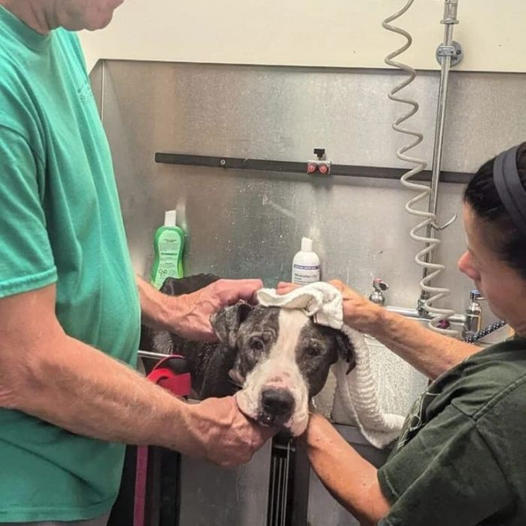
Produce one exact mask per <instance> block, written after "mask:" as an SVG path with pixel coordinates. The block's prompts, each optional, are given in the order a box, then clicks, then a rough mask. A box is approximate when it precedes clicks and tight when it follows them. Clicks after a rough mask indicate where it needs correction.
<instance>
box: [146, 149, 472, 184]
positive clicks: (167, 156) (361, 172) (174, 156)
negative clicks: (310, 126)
mask: <svg viewBox="0 0 526 526" xmlns="http://www.w3.org/2000/svg"><path fill="white" fill-rule="evenodd" d="M155 162H156V163H161V164H179V165H185V166H207V167H209V168H224V169H227V168H229V169H231V170H265V171H267V172H280V173H303V174H305V175H307V163H306V162H296V161H272V160H266V159H242V158H238V157H215V156H209V155H189V154H183V153H161V152H157V153H156V154H155ZM406 172H407V170H406V169H403V168H384V167H376V166H357V165H349V164H333V165H332V166H331V175H339V176H345V177H369V178H373V179H400V177H401V176H402V175H403V174H404V173H406ZM472 175H473V174H470V173H466V172H441V173H440V180H441V182H444V183H461V184H466V183H467V182H468V181H469V180H470V179H471V176H472ZM309 177H317V178H324V177H327V176H326V175H309ZM413 180H414V181H430V180H431V172H430V171H429V170H425V171H423V172H421V173H420V174H418V175H417V176H415V177H414V178H413Z"/></svg>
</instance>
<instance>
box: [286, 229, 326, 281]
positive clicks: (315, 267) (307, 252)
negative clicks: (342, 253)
mask: <svg viewBox="0 0 526 526" xmlns="http://www.w3.org/2000/svg"><path fill="white" fill-rule="evenodd" d="M316 281H320V258H319V257H318V255H317V254H316V253H315V252H314V251H313V250H312V239H309V238H308V237H303V238H301V250H300V251H299V252H297V253H296V255H295V256H294V259H293V260H292V283H296V284H297V285H307V284H309V283H315V282H316Z"/></svg>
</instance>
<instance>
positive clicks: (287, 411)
mask: <svg viewBox="0 0 526 526" xmlns="http://www.w3.org/2000/svg"><path fill="white" fill-rule="evenodd" d="M261 407H262V409H263V412H264V413H266V414H267V415H271V416H273V417H277V418H280V419H283V420H286V419H288V418H289V417H290V415H291V414H292V410H293V408H294V398H293V397H292V395H291V394H290V392H289V391H287V390H285V389H266V390H265V391H263V392H262V393H261Z"/></svg>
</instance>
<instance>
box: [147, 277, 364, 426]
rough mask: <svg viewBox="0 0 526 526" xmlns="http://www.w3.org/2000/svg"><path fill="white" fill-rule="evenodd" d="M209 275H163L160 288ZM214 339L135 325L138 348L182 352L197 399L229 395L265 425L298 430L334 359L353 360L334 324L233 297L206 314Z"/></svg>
mask: <svg viewBox="0 0 526 526" xmlns="http://www.w3.org/2000/svg"><path fill="white" fill-rule="evenodd" d="M217 279H218V278H216V277H215V276H211V275H205V274H201V275H197V276H191V277H188V278H183V279H172V278H168V279H167V280H166V281H165V282H164V285H163V287H162V288H161V292H163V293H165V294H170V295H181V294H187V293H190V292H194V291H196V290H198V289H200V288H202V287H204V286H206V285H208V284H210V283H212V282H213V281H215V280H217ZM211 323H212V326H213V328H214V331H215V332H216V334H217V337H218V340H219V342H218V343H202V342H192V341H188V340H185V339H183V338H181V337H179V336H177V335H176V334H173V333H169V332H167V331H159V330H152V329H147V328H143V334H142V338H141V349H143V350H151V351H155V352H160V353H166V354H180V355H182V356H184V357H185V359H186V362H187V367H188V370H189V372H190V373H191V376H192V389H193V390H194V392H195V395H196V397H197V398H199V399H204V398H207V397H211V396H214V397H221V396H228V395H233V394H235V393H237V394H236V398H237V402H238V405H239V408H240V409H241V411H242V412H243V413H244V414H245V415H247V416H248V417H250V418H252V419H254V420H256V421H258V422H259V423H261V424H263V425H267V426H276V427H281V428H284V429H286V430H288V431H289V432H290V434H291V435H292V436H299V435H301V434H302V433H303V432H304V431H305V429H306V427H307V423H308V413H309V408H308V406H309V400H310V399H311V398H312V397H313V396H315V395H316V394H318V393H319V392H320V390H321V389H322V388H323V386H324V385H325V381H326V380H327V376H328V373H329V369H330V366H331V365H332V364H333V363H335V362H336V361H337V360H338V359H344V360H346V361H347V362H349V370H350V369H351V368H352V367H353V365H354V353H353V347H352V345H351V343H350V342H349V340H348V339H347V337H346V336H345V335H344V334H343V333H341V332H340V331H337V330H335V329H331V328H329V327H324V326H321V325H316V324H314V323H313V321H312V320H311V318H309V317H308V316H307V315H305V314H304V313H302V312H301V311H299V310H289V309H280V308H277V307H262V306H259V305H256V306H253V305H249V304H248V303H245V302H239V303H237V304H236V305H233V306H231V307H226V308H224V309H222V310H221V311H219V312H218V313H216V314H215V315H213V316H212V318H211Z"/></svg>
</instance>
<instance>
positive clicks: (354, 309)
mask: <svg viewBox="0 0 526 526" xmlns="http://www.w3.org/2000/svg"><path fill="white" fill-rule="evenodd" d="M329 283H330V284H331V285H332V286H333V287H336V288H337V289H338V290H339V291H340V292H341V294H342V298H343V321H344V322H345V324H346V325H348V326H349V327H352V328H353V329H356V330H358V331H361V332H367V333H370V332H373V331H374V328H375V326H377V325H378V324H379V323H380V321H381V314H382V312H383V310H384V309H383V307H380V306H379V305H376V304H375V303H373V302H372V301H369V300H368V299H367V298H365V297H364V296H362V295H361V294H358V293H357V292H355V291H354V290H352V289H350V288H349V287H348V286H347V285H345V283H342V282H341V281H338V280H332V281H329ZM298 287H299V285H294V284H293V283H284V282H280V283H278V286H277V287H276V290H277V292H278V294H288V293H289V292H291V291H293V290H294V289H296V288H298Z"/></svg>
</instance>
